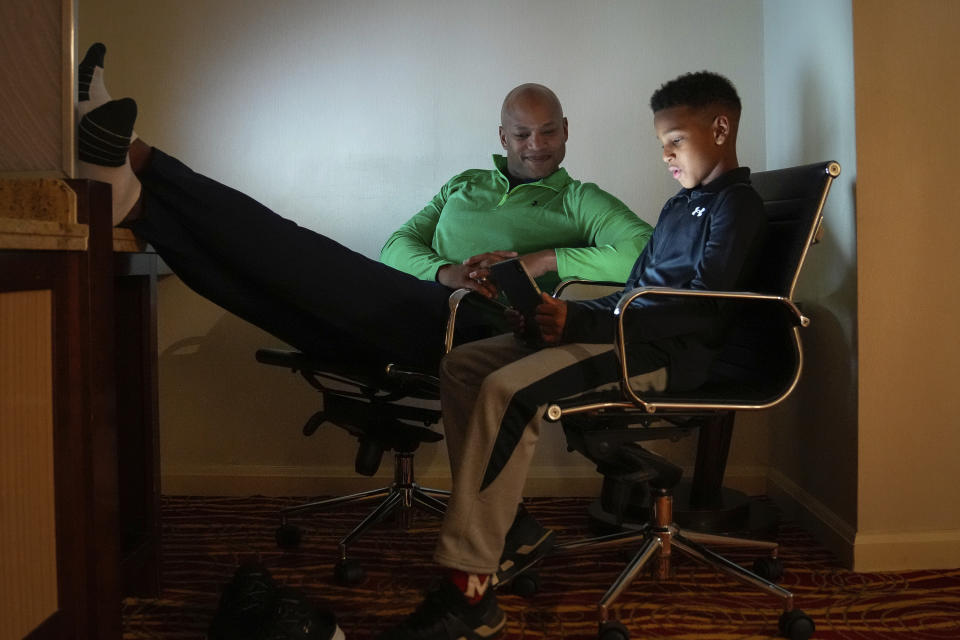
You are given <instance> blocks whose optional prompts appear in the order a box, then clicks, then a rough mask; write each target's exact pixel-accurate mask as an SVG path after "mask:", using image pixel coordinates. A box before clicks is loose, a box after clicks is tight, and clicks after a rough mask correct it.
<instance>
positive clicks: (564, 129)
mask: <svg viewBox="0 0 960 640" xmlns="http://www.w3.org/2000/svg"><path fill="white" fill-rule="evenodd" d="M568 137H570V130H569V129H568V127H567V118H566V116H564V118H563V141H564V142H566V141H567V138H568Z"/></svg>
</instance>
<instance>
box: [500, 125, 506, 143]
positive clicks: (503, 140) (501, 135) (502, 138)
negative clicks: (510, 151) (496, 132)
mask: <svg viewBox="0 0 960 640" xmlns="http://www.w3.org/2000/svg"><path fill="white" fill-rule="evenodd" d="M500 146H501V147H503V148H504V149H506V148H507V134H506V133H505V132H504V130H503V125H500Z"/></svg>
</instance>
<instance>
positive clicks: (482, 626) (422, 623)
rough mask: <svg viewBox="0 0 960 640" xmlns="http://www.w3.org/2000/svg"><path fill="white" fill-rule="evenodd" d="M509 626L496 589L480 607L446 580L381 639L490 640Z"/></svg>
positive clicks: (484, 598)
mask: <svg viewBox="0 0 960 640" xmlns="http://www.w3.org/2000/svg"><path fill="white" fill-rule="evenodd" d="M506 625H507V616H506V615H505V614H504V613H503V610H501V609H500V607H499V606H497V598H496V596H494V595H493V589H487V592H486V593H485V594H483V598H482V599H481V600H480V602H478V603H477V604H470V602H469V601H468V600H467V598H466V597H465V596H464V595H463V593H461V591H460V589H458V588H457V587H456V586H454V585H453V583H451V582H450V581H448V580H445V581H444V582H443V584H441V586H440V587H439V588H437V589H435V590H433V591H430V592H429V593H427V597H426V599H425V600H424V601H423V603H422V604H421V605H420V606H419V607H417V610H416V611H414V612H413V613H412V614H410V616H409V617H407V619H406V620H404V621H403V622H402V623H400V625H398V626H396V627H394V628H393V629H390V630H389V631H386V632H385V633H382V634H380V636H379V640H489V639H492V638H496V637H498V636H499V635H500V634H501V632H503V630H504V628H505V627H506Z"/></svg>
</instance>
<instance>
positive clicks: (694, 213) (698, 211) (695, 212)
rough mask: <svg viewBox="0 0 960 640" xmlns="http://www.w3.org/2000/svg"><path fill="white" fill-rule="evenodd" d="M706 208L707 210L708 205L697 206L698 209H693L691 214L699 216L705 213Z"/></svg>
mask: <svg viewBox="0 0 960 640" xmlns="http://www.w3.org/2000/svg"><path fill="white" fill-rule="evenodd" d="M706 210H707V209H706V207H697V208H696V209H694V210H693V211H691V212H690V215H692V216H697V217H698V218H699V217H700V216H702V215H703V213H704V212H705V211H706Z"/></svg>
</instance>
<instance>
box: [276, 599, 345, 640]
mask: <svg viewBox="0 0 960 640" xmlns="http://www.w3.org/2000/svg"><path fill="white" fill-rule="evenodd" d="M345 638H346V636H344V635H343V631H341V630H340V627H338V626H337V619H336V617H335V616H334V615H333V614H332V613H331V612H329V611H324V610H321V609H319V608H317V607H315V606H314V605H313V604H311V603H310V602H309V601H307V599H306V598H305V597H304V596H303V594H302V593H301V592H300V591H298V590H297V589H291V588H289V587H282V588H281V589H279V590H278V591H277V597H276V599H275V601H274V609H273V615H272V616H271V618H270V619H269V620H268V621H267V624H266V626H264V628H263V631H262V632H261V633H260V635H259V636H257V640H314V639H315V640H345Z"/></svg>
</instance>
